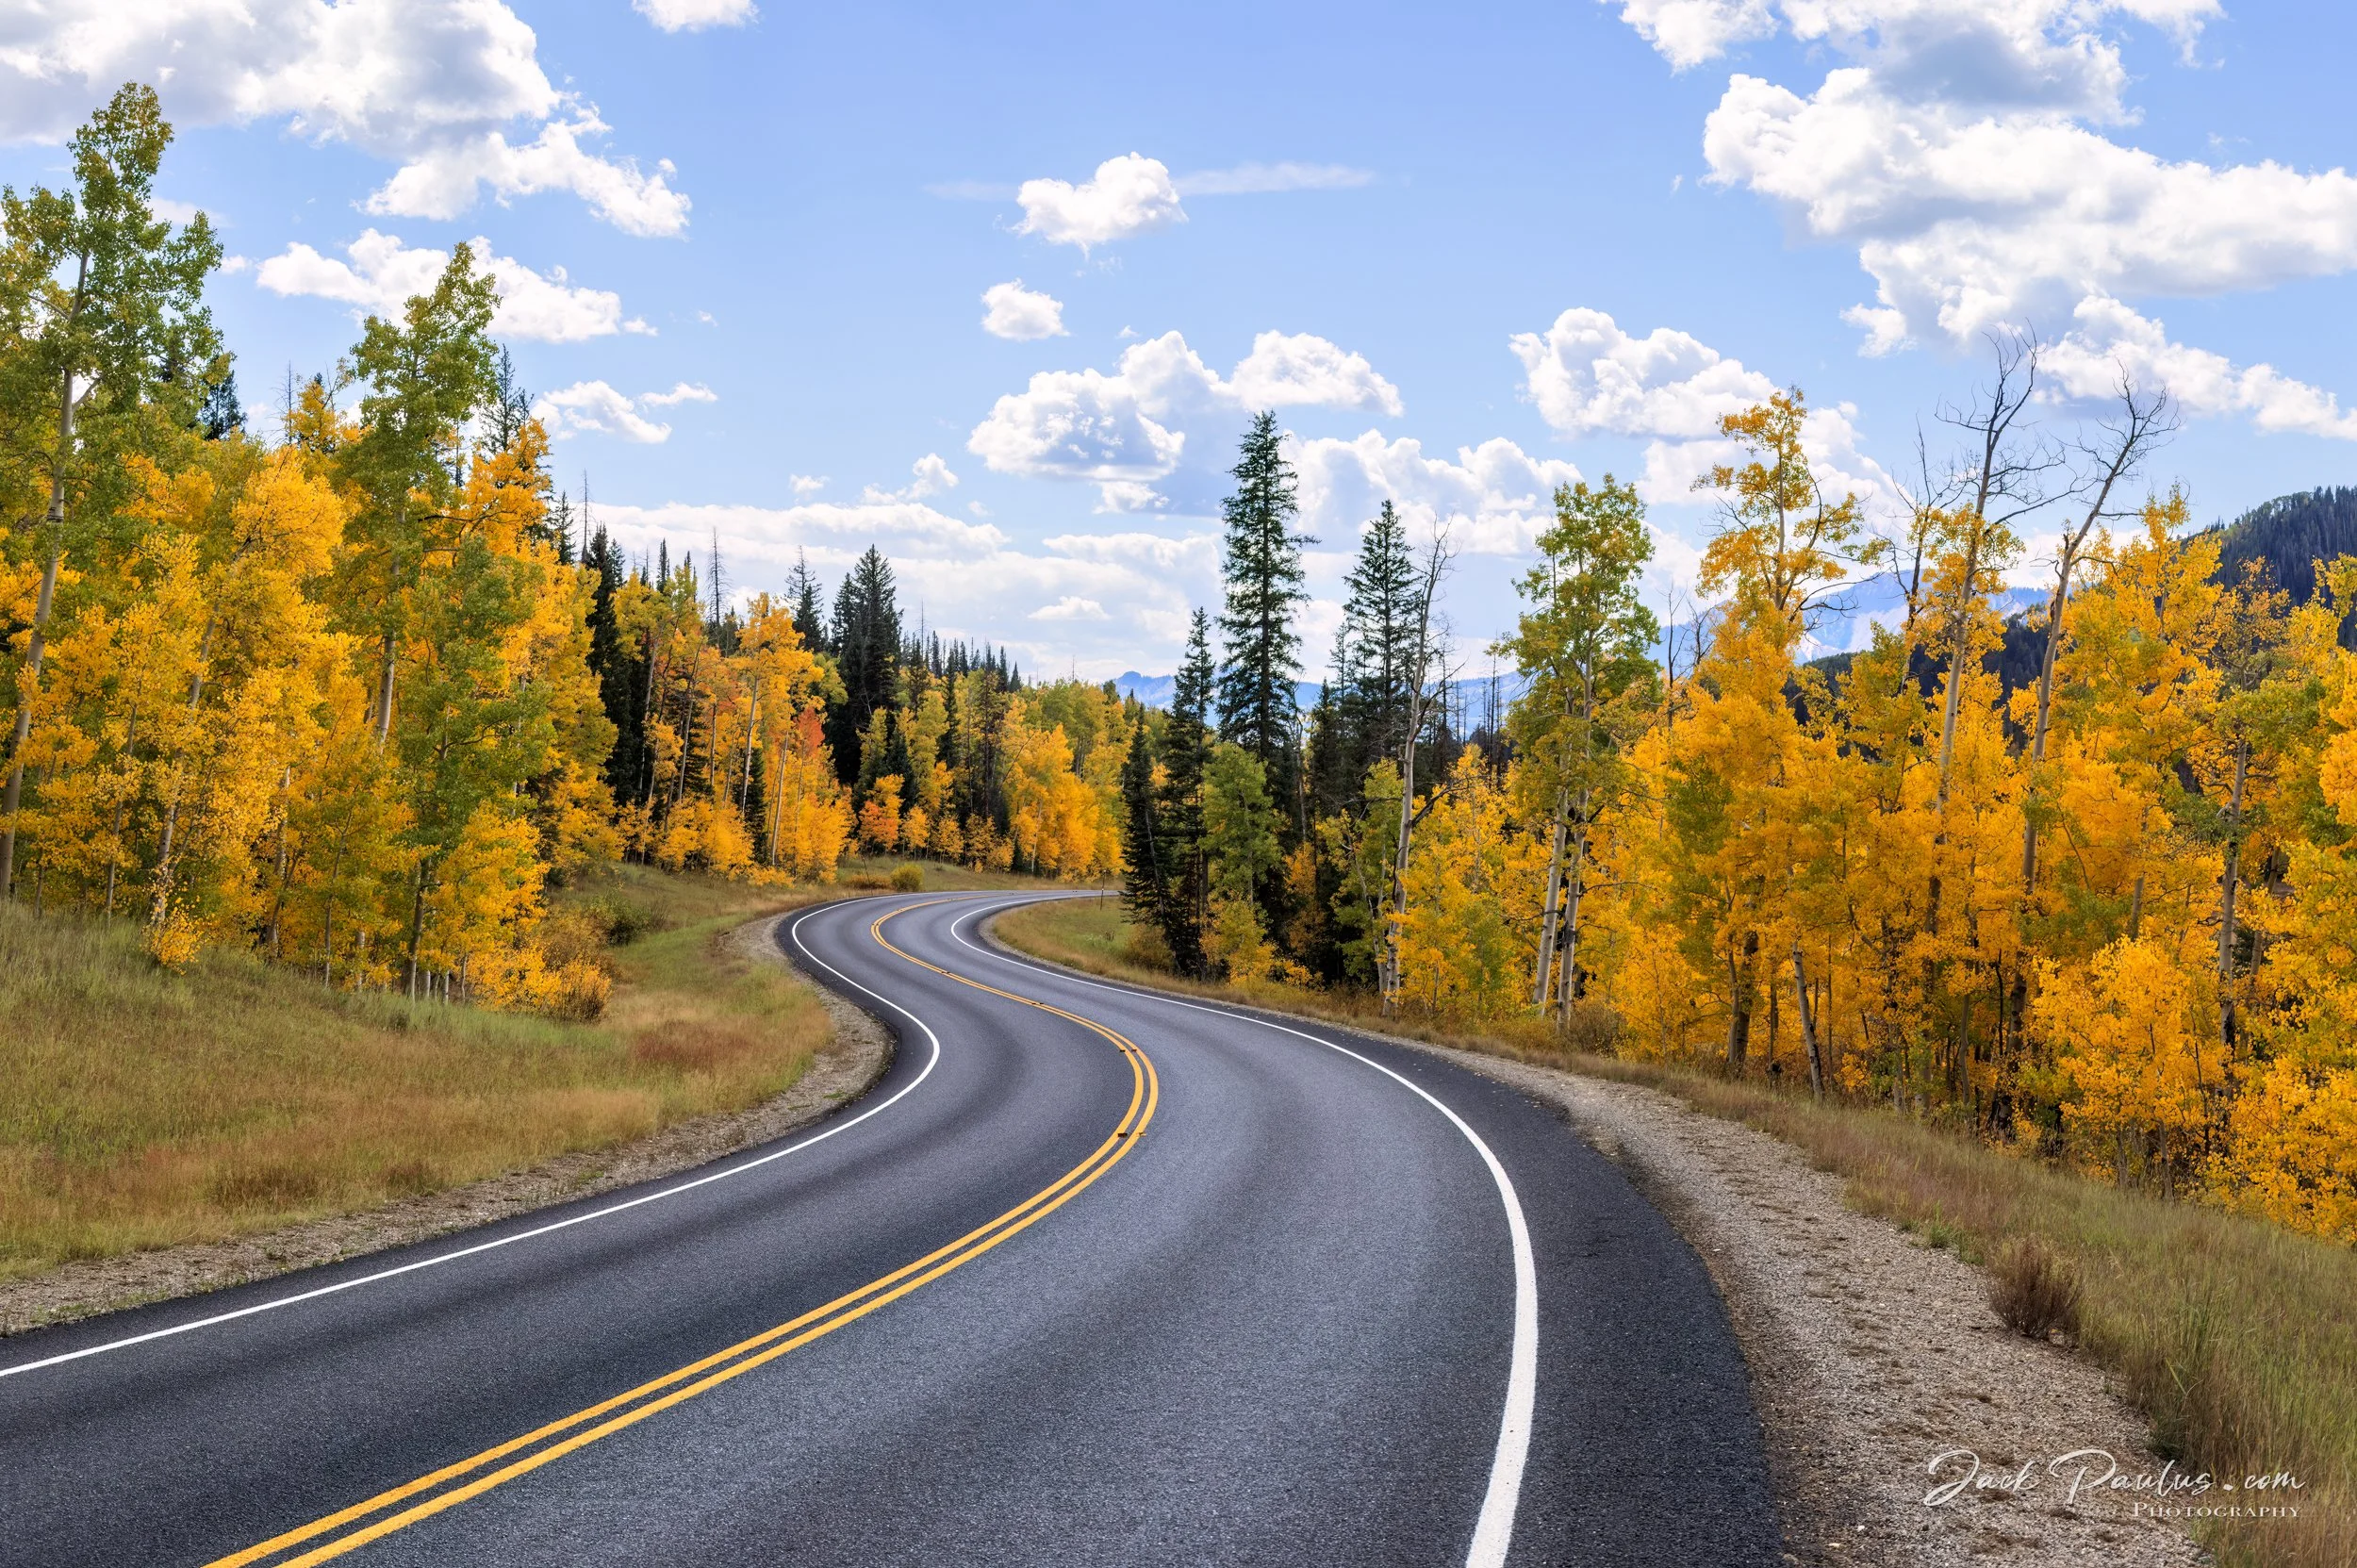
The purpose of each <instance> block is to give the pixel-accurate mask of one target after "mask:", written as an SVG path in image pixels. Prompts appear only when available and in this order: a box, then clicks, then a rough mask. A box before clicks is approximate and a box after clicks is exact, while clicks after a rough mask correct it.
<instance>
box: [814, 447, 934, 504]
mask: <svg viewBox="0 0 2357 1568" xmlns="http://www.w3.org/2000/svg"><path fill="white" fill-rule="evenodd" d="M909 472H910V473H912V474H914V475H915V478H914V479H912V480H911V481H910V483H909V484H908V485H906V486H905V487H902V488H900V489H897V490H880V489H878V488H877V487H875V486H873V485H870V486H868V487H866V488H865V490H863V491H861V492H860V500H861V501H862V502H863V503H865V504H867V505H870V506H877V505H883V504H886V503H891V502H896V501H922V500H924V499H925V498H926V497H927V496H934V495H939V494H941V493H942V492H943V491H944V490H954V489H956V488H957V487H958V476H957V475H956V474H954V473H951V472H950V471H949V465H948V463H946V462H944V461H942V457H941V454H939V453H937V452H929V453H927V454H925V455H924V456H922V457H919V458H918V459H917V460H916V461H915V463H914V464H912V465H911V466H910V469H909ZM795 488H796V493H798V494H799V492H800V487H799V485H797V486H796V487H795Z"/></svg>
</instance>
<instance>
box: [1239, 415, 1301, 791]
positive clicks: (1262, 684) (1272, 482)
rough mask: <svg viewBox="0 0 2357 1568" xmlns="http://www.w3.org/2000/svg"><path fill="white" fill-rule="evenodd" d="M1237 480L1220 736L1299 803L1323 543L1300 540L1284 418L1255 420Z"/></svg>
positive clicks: (1276, 788)
mask: <svg viewBox="0 0 2357 1568" xmlns="http://www.w3.org/2000/svg"><path fill="white" fill-rule="evenodd" d="M1229 471H1230V472H1232V473H1233V474H1234V475H1235V480H1236V492H1235V494H1233V495H1231V496H1229V497H1228V499H1227V501H1226V502H1224V503H1222V505H1221V510H1222V514H1223V515H1224V516H1225V518H1226V520H1227V523H1228V537H1227V542H1226V546H1225V549H1224V552H1223V555H1222V561H1221V569H1222V571H1223V572H1224V574H1225V575H1226V578H1227V603H1226V606H1225V608H1224V610H1223V611H1222V613H1221V615H1220V618H1219V630H1220V639H1221V642H1222V644H1223V645H1224V646H1223V652H1225V654H1226V662H1225V664H1224V665H1223V667H1222V668H1221V669H1220V672H1219V731H1220V736H1221V738H1222V739H1225V740H1229V741H1232V742H1234V743H1235V744H1236V745H1238V746H1241V747H1243V748H1244V750H1246V751H1250V752H1251V753H1252V755H1253V756H1254V757H1255V758H1257V759H1258V760H1259V761H1260V763H1261V767H1263V768H1264V769H1265V770H1266V772H1267V775H1268V781H1269V790H1270V794H1271V795H1272V796H1274V797H1275V798H1276V799H1277V800H1278V801H1292V800H1293V799H1294V793H1295V787H1296V785H1297V784H1298V783H1299V778H1300V775H1299V769H1298V765H1297V763H1296V761H1295V758H1294V727H1295V712H1294V709H1295V703H1294V676H1295V675H1296V674H1297V673H1298V672H1299V668H1300V663H1301V638H1300V636H1299V635H1297V634H1296V633H1295V632H1294V618H1295V617H1296V615H1297V614H1298V613H1299V610H1300V606H1301V605H1302V604H1303V603H1304V602H1307V601H1308V599H1309V594H1308V593H1307V592H1306V591H1305V590H1304V589H1303V587H1302V581H1303V579H1302V570H1301V551H1302V547H1303V546H1304V545H1311V544H1315V543H1317V540H1316V539H1315V538H1313V537H1311V536H1309V535H1307V534H1297V533H1295V532H1294V528H1293V524H1294V518H1295V517H1296V516H1297V515H1298V513H1299V510H1300V508H1299V507H1298V505H1297V504H1296V503H1295V502H1294V470H1293V467H1292V465H1291V464H1289V463H1287V462H1286V461H1285V454H1284V451H1283V436H1282V434H1281V433H1280V432H1279V431H1278V430H1277V416H1276V415H1275V414H1272V413H1267V412H1262V413H1260V414H1256V415H1254V416H1253V420H1252V428H1251V429H1250V430H1248V431H1246V432H1245V433H1244V450H1243V454H1242V455H1241V456H1240V458H1239V459H1238V461H1237V463H1236V466H1235V468H1234V469H1232V470H1229Z"/></svg>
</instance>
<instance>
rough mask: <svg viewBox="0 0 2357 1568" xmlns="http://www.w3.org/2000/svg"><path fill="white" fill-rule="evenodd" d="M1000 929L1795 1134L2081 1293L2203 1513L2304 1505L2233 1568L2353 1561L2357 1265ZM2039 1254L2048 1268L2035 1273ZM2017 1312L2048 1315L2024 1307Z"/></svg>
mask: <svg viewBox="0 0 2357 1568" xmlns="http://www.w3.org/2000/svg"><path fill="white" fill-rule="evenodd" d="M997 931H998V933H999V934H1001V935H1002V936H1004V937H1005V938H1006V939H1007V940H1008V941H1009V942H1010V943H1011V944H1012V945H1014V946H1016V947H1019V948H1022V949H1026V950H1028V951H1030V952H1032V953H1035V954H1037V955H1038V956H1040V957H1043V958H1048V959H1052V960H1056V961H1058V962H1062V963H1067V964H1071V965H1073V966H1075V967H1078V968H1081V969H1085V970H1088V971H1090V972H1093V973H1098V974H1104V975H1107V976H1111V977H1114V978H1120V979H1126V980H1131V981H1137V982H1143V983H1146V984H1153V985H1161V986H1164V987H1169V988H1174V989H1183V990H1192V991H1198V992H1200V991H1217V992H1218V993H1220V994H1222V995H1224V996H1226V997H1228V999H1236V1000H1244V1001H1249V1002H1253V1003H1256V1004H1259V1005H1262V1006H1268V1007H1274V1008H1280V1009H1284V1010H1287V1011H1291V1012H1296V1013H1302V1014H1307V1015H1312V1016H1320V1017H1327V1018H1330V1019H1333V1020H1335V1021H1337V1022H1343V1023H1363V1024H1366V1025H1368V1026H1369V1027H1375V1028H1381V1029H1384V1030H1385V1031H1387V1032H1393V1033H1408V1034H1411V1035H1416V1036H1419V1037H1423V1038H1428V1039H1437V1040H1444V1041H1446V1042H1447V1043H1451V1044H1457V1045H1463V1046H1470V1047H1473V1048H1477V1049H1486V1050H1489V1051H1491V1052H1492V1053H1495V1054H1503V1055H1508V1056H1512V1057H1515V1058H1518V1059H1521V1060H1525V1061H1531V1062H1537V1063H1540V1064H1542V1065H1551V1066H1558V1067H1564V1068H1568V1069H1570V1070H1573V1071H1575V1072H1582V1073H1587V1074H1590V1075H1591V1076H1595V1077H1601V1078H1608V1079H1614V1080H1618V1081H1624V1082H1633V1083H1640V1084H1644V1085H1647V1086H1649V1087H1652V1088H1656V1089H1660V1090H1663V1091H1665V1092H1667V1093H1670V1094H1673V1095H1675V1096H1677V1097H1679V1098H1682V1099H1684V1100H1685V1101H1687V1103H1689V1104H1690V1105H1692V1106H1693V1107H1694V1108H1695V1109H1696V1110H1698V1111H1703V1112H1706V1113H1708V1114H1712V1115H1717V1116H1722V1117H1726V1118H1728V1119H1730V1120H1735V1121H1739V1122H1744V1123H1747V1124H1749V1125H1751V1126H1753V1127H1755V1128H1757V1129H1759V1130H1760V1131H1765V1132H1768V1133H1771V1134H1772V1135H1774V1136H1776V1137H1778V1138H1782V1139H1784V1140H1785V1141H1786V1142H1788V1143H1790V1144H1793V1145H1795V1146H1797V1147H1800V1148H1801V1149H1802V1150H1803V1151H1805V1153H1806V1154H1807V1156H1808V1157H1809V1159H1810V1161H1811V1163H1812V1164H1816V1165H1817V1166H1818V1167H1820V1168H1821V1169H1824V1170H1828V1171H1833V1172H1835V1173H1837V1174H1839V1175H1841V1176H1844V1177H1846V1178H1848V1180H1849V1199H1850V1202H1851V1204H1852V1205H1853V1206H1854V1207H1855V1208H1857V1209H1859V1210H1861V1211H1863V1212H1865V1213H1871V1214H1878V1215H1881V1216H1883V1217H1886V1218H1888V1219H1890V1220H1893V1221H1895V1222H1896V1223H1898V1224H1900V1225H1902V1226H1904V1227H1906V1228H1907V1229H1909V1230H1914V1231H1916V1232H1917V1233H1919V1234H1920V1235H1922V1236H1923V1237H1924V1238H1925V1239H1926V1240H1927V1241H1929V1242H1931V1243H1933V1244H1935V1245H1939V1246H1953V1247H1954V1248H1955V1249H1956V1251H1957V1252H1958V1253H1959V1254H1960V1255H1961V1256H1963V1257H1965V1258H1966V1259H1968V1260H1970V1261H1972V1262H1975V1263H1979V1262H1984V1261H1988V1260H1995V1261H1997V1263H1998V1266H1999V1270H2000V1274H1999V1279H1998V1286H1999V1289H2000V1290H2001V1291H2002V1290H2003V1289H2004V1288H2006V1286H2007V1284H2008V1282H2011V1283H2013V1284H2016V1285H2019V1284H2024V1283H2027V1282H2028V1278H2027V1277H2028V1275H2029V1273H2030V1272H2031V1271H2032V1269H2033V1268H2035V1270H2036V1274H2037V1276H2038V1278H2037V1281H2036V1291H2037V1294H2038V1295H2039V1296H2040V1297H2041V1298H2042V1301H2043V1307H2042V1312H2043V1315H2045V1316H2046V1317H2047V1320H2048V1321H2047V1322H2046V1323H2045V1324H2044V1325H2043V1328H2045V1329H2053V1328H2062V1327H2065V1326H2066V1325H2065V1324H2064V1323H2063V1322H2062V1321H2061V1319H2060V1317H2059V1316H2057V1314H2058V1313H2061V1312H2063V1309H2062V1307H2061V1306H2060V1302H2061V1301H2062V1300H2064V1299H2066V1298H2068V1297H2069V1296H2070V1294H2071V1287H2073V1286H2075V1287H2076V1301H2075V1312H2074V1313H2073V1314H2072V1315H2075V1318H2076V1325H2075V1328H2074V1329H2071V1332H2072V1334H2073V1337H2074V1338H2075V1340H2076V1342H2077V1343H2078V1345H2079V1346H2080V1348H2081V1349H2082V1350H2083V1351H2084V1352H2085V1353H2086V1354H2088V1355H2090V1356H2093V1357H2094V1358H2095V1359H2096V1360H2097V1361H2098V1362H2101V1363H2102V1364H2103V1365H2104V1366H2106V1367H2108V1368H2109V1369H2110V1370H2111V1371H2112V1373H2113V1375H2114V1377H2115V1378H2117V1379H2118V1386H2119V1388H2120V1391H2121V1393H2122V1394H2123V1395H2125V1396H2126V1397H2127V1398H2128V1399H2130V1400H2131V1401H2132V1402H2134V1404H2135V1405H2137V1406H2138V1408H2140V1409H2141V1410H2143V1411H2145V1413H2146V1414H2147V1416H2148V1417H2149V1418H2150V1419H2151V1423H2152V1428H2153V1434H2154V1442H2155V1444H2156V1446H2158V1447H2159V1449H2160V1450H2161V1452H2162V1453H2163V1454H2165V1455H2167V1456H2169V1457H2171V1458H2175V1459H2177V1460H2178V1461H2180V1462H2181V1464H2182V1465H2184V1467H2186V1468H2189V1469H2192V1470H2196V1471H2200V1470H2207V1471H2209V1472H2211V1473H2212V1474H2213V1475H2214V1476H2215V1477H2217V1478H2218V1479H2219V1480H2220V1481H2221V1482H2232V1483H2233V1485H2234V1487H2235V1489H2236V1490H2235V1491H2234V1493H2233V1494H2215V1493H2214V1494H2212V1495H2211V1496H2210V1497H2209V1498H2207V1499H2205V1500H2206V1501H2215V1502H2222V1503H2233V1502H2236V1501H2243V1502H2255V1503H2265V1504H2270V1505H2271V1504H2285V1503H2288V1504H2291V1505H2295V1506H2297V1507H2298V1508H2299V1517H2298V1518H2297V1519H2293V1520H2285V1519H2263V1520H2252V1521H2248V1522H2242V1523H2236V1522H2232V1521H2216V1522H2211V1523H2207V1524H2204V1525H2202V1526H2201V1527H2200V1529H2198V1530H2197V1534H2199V1535H2200V1537H2201V1539H2202V1540H2203V1542H2204V1543H2205V1544H2207V1545H2209V1546H2210V1547H2211V1548H2212V1549H2213V1550H2215V1551H2216V1552H2217V1554H2218V1557H2219V1559H2220V1560H2221V1561H2222V1562H2224V1563H2226V1564H2229V1565H2230V1568H2233V1565H2244V1564H2248V1565H2252V1568H2348V1565H2349V1564H2351V1563H2357V1253H2352V1252H2351V1251H2349V1249H2347V1248H2343V1247H2335V1246H2327V1245H2325V1244H2323V1243H2321V1242H2318V1241H2316V1240H2314V1239H2312V1238H2309V1237H2306V1236H2300V1235H2296V1234H2294V1233H2293V1232H2291V1231H2288V1230H2283V1228H2281V1227H2279V1226H2275V1225H2271V1224H2268V1223H2267V1222H2266V1221H2264V1220H2260V1219H2255V1218H2252V1217H2250V1216H2248V1215H2244V1214H2237V1213H2230V1212H2228V1211H2225V1210H2221V1209H2217V1208H2213V1207H2209V1206H2206V1205H2198V1204H2190V1203H2169V1202H2164V1201H2162V1200H2160V1199H2158V1198H2155V1197H2148V1196H2146V1195H2144V1194H2141V1193H2135V1192H2124V1191H2120V1190H2118V1189H2116V1188H2112V1187H2107V1186H2103V1185H2102V1184H2100V1183H2097V1182H2094V1181H2089V1180H2085V1179H2084V1178H2081V1177H2077V1176H2073V1175H2070V1174H2069V1173H2066V1172H2061V1171H2057V1170H2053V1169H2051V1168H2048V1167H2046V1166H2043V1165H2041V1164H2036V1162H2034V1161H2032V1160H2028V1159H2024V1158H2020V1157H2017V1156H2015V1155H2012V1154H2009V1153H2006V1152H2003V1151H2002V1150H1998V1149H1993V1148H1990V1147H1986V1146H1985V1145H1983V1144H1980V1143H1977V1142H1974V1141H1972V1140H1970V1139H1968V1138H1962V1137H1958V1136H1956V1135H1954V1134H1953V1133H1949V1132H1945V1131H1938V1130H1936V1129H1933V1128H1929V1127H1926V1126H1923V1125H1922V1124H1920V1123H1918V1122H1915V1121H1912V1120H1909V1119H1906V1118H1904V1117H1902V1116H1900V1115H1897V1114H1893V1113H1891V1112H1889V1111H1887V1110H1882V1109H1868V1108H1863V1107H1852V1106H1843V1105H1819V1104H1817V1103H1815V1102H1813V1101H1811V1100H1810V1099H1809V1098H1807V1096H1806V1094H1805V1091H1803V1090H1801V1089H1799V1088H1798V1086H1795V1088H1794V1089H1792V1090H1786V1091H1779V1090H1775V1089H1771V1088H1768V1087H1766V1086H1764V1085H1760V1084H1757V1083H1752V1082H1736V1081H1726V1080H1723V1079H1720V1078H1715V1077H1712V1076H1709V1075H1706V1074H1703V1073H1698V1072H1692V1071H1687V1070H1682V1069H1679V1068H1674V1067H1669V1066H1663V1065H1656V1064H1649V1063H1640V1062H1631V1061H1624V1060H1622V1059H1619V1058H1615V1057H1610V1056H1603V1055H1597V1054H1594V1053H1591V1052H1588V1051H1579V1050H1571V1051H1559V1050H1557V1049H1556V1048H1554V1037H1553V1036H1552V1035H1550V1034H1547V1033H1544V1032H1539V1031H1536V1030H1533V1029H1531V1028H1529V1027H1528V1026H1527V1025H1524V1026H1523V1027H1520V1028H1517V1029H1514V1030H1512V1031H1510V1032H1504V1031H1502V1032H1497V1033H1493V1034H1490V1035H1468V1034H1465V1033H1462V1032H1454V1031H1450V1030H1448V1029H1446V1028H1445V1027H1443V1026H1442V1024H1440V1023H1438V1022H1437V1021H1435V1020H1428V1019H1415V1018H1410V1019H1408V1020H1405V1027H1403V1020H1398V1019H1390V1020H1385V1019H1381V1018H1379V1017H1378V1016H1377V1015H1376V1010H1375V1009H1374V1008H1373V1006H1372V1005H1371V1004H1368V1003H1364V1002H1360V1001H1357V1000H1354V999H1343V998H1337V997H1332V996H1327V995H1325V994H1322V993H1316V992H1307V991H1299V990H1294V989H1292V988H1289V987H1283V986H1277V985H1254V986H1248V987H1243V988H1229V987H1204V986H1190V985H1185V984H1184V983H1182V982H1175V981H1174V980H1173V979H1172V978H1171V977H1170V976H1168V975H1167V974H1158V973H1156V972H1154V971H1153V970H1151V969H1149V968H1146V967H1145V966H1142V965H1140V964H1139V963H1137V962H1136V953H1137V949H1134V948H1131V947H1130V946H1129V941H1128V936H1127V933H1126V932H1125V931H1124V930H1123V922H1122V920H1121V912H1120V906H1119V905H1118V904H1116V903H1113V902H1111V901H1096V900H1091V901H1086V902H1081V901H1074V902H1067V903H1061V904H1049V905H1038V906H1033V907H1031V908H1029V909H1025V910H1023V911H1020V912H1018V913H1015V914H1012V915H1007V916H1000V917H999V919H998V921H997ZM2033 1255H2035V1256H2036V1258H2037V1259H2038V1260H2039V1262H2038V1263H2036V1265H2031V1264H2029V1263H2026V1262H2025V1260H2026V1259H2028V1258H2029V1257H2031V1256H2033ZM2024 1315H2025V1319H2026V1318H2027V1317H2029V1316H2033V1315H2038V1314H2036V1313H2031V1312H2028V1311H2027V1310H2026V1307H2025V1313H2024ZM2123 1468H2126V1467H2125V1466H2123ZM2278 1471H2289V1472H2290V1473H2291V1474H2292V1475H2293V1476H2295V1477H2298V1478H2299V1480H2300V1481H2302V1482H2303V1483H2305V1485H2304V1489H2303V1490H2300V1491H2298V1492H2291V1493H2287V1494H2274V1493H2266V1494H2256V1495H2254V1494H2251V1493H2250V1490H2249V1487H2248V1484H2247V1483H2248V1477H2250V1476H2252V1475H2273V1474H2274V1473H2275V1472H2278Z"/></svg>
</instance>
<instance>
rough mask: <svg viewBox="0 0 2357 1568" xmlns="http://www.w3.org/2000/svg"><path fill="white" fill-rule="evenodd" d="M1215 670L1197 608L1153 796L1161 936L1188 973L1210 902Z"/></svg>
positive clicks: (1207, 628)
mask: <svg viewBox="0 0 2357 1568" xmlns="http://www.w3.org/2000/svg"><path fill="white" fill-rule="evenodd" d="M1215 674H1216V672H1215V669H1214V667H1213V666H1212V663H1211V618H1210V617H1209V616H1208V615H1206V614H1205V613H1204V612H1203V611H1201V610H1197V611H1195V621H1194V624H1193V625H1192V626H1190V627H1189V628H1188V631H1187V652H1186V656H1185V657H1184V658H1183V659H1181V660H1180V661H1179V664H1178V680H1177V682H1176V683H1175V685H1174V687H1173V690H1172V692H1171V703H1170V725H1169V728H1168V730H1167V731H1166V732H1165V736H1166V738H1165V739H1164V741H1163V746H1162V796H1161V801H1160V802H1159V826H1160V828H1161V831H1162V843H1163V845H1164V846H1165V849H1164V853H1165V854H1167V855H1168V857H1169V860H1168V864H1169V867H1170V872H1169V884H1168V886H1169V891H1168V894H1167V896H1166V898H1165V900H1164V903H1163V918H1162V940H1163V942H1164V943H1165V944H1166V945H1167V946H1168V947H1169V949H1170V956H1171V962H1172V963H1173V964H1175V965H1176V966H1178V971H1179V972H1180V973H1181V974H1189V975H1199V974H1201V973H1202V972H1203V927H1204V922H1205V919H1206V917H1207V915H1208V911H1209V908H1210V904H1211V867H1209V865H1208V864H1207V863H1206V861H1205V858H1204V853H1203V782H1204V775H1205V773H1206V772H1207V771H1208V769H1209V768H1210V766H1211V701H1212V696H1213V684H1214V680H1215Z"/></svg>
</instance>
